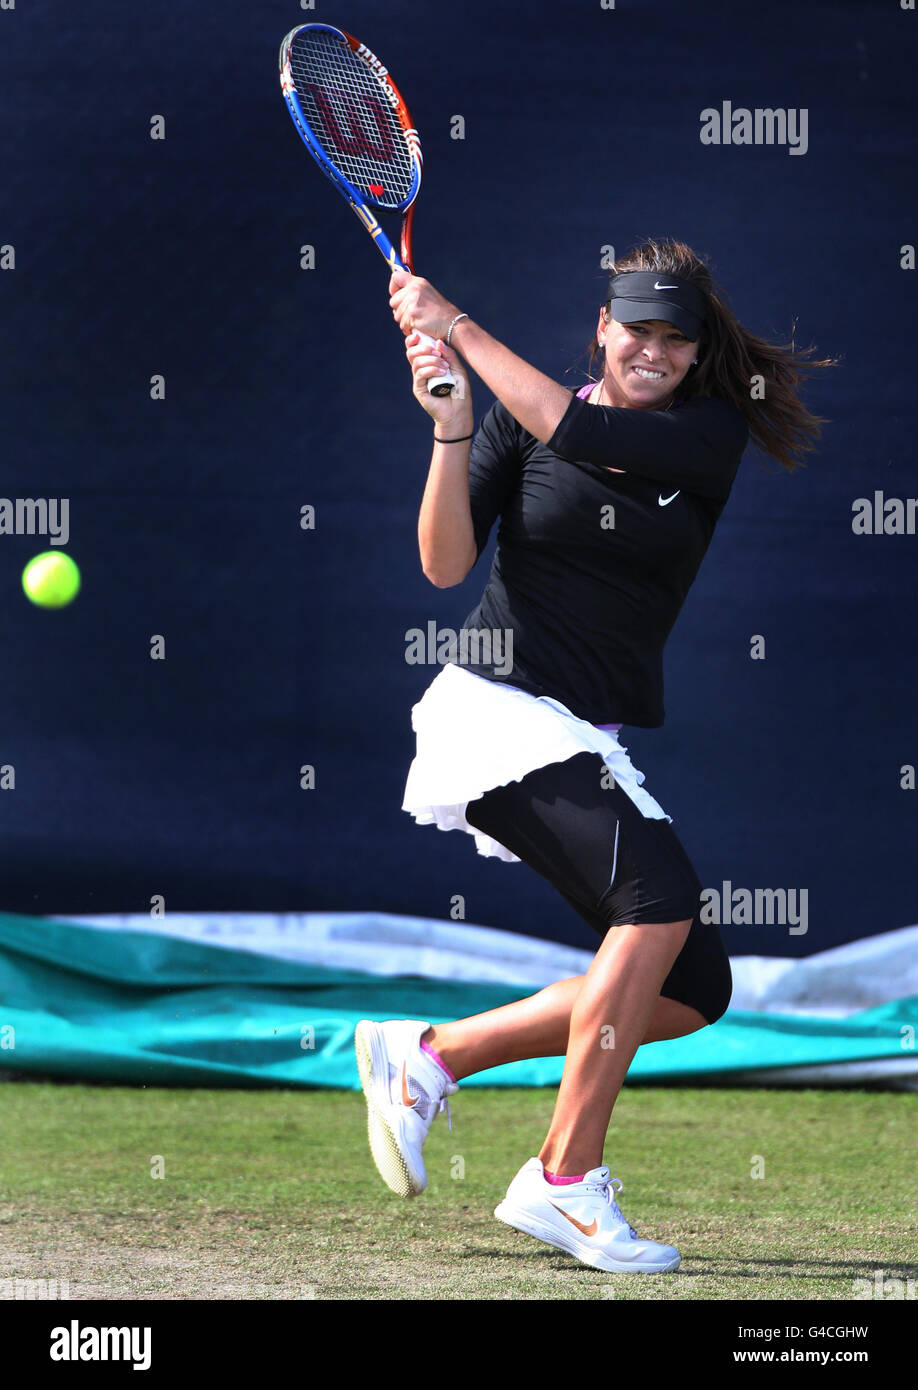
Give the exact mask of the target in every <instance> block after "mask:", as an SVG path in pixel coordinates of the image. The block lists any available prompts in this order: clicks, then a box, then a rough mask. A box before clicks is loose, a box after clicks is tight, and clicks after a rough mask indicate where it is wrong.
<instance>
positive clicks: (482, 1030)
mask: <svg viewBox="0 0 918 1390" xmlns="http://www.w3.org/2000/svg"><path fill="white" fill-rule="evenodd" d="M585 979H586V976H585V975H574V976H572V977H571V978H570V979H567V980H558V981H557V982H556V983H555V984H553V985H547V986H546V987H545V989H541V990H539V992H538V993H537V994H533V995H530V996H529V998H528V999H520V1000H517V1001H516V1002H515V1003H513V1004H504V1005H503V1006H502V1007H501V1008H499V1009H489V1010H488V1012H487V1013H483V1014H473V1015H472V1016H471V1017H470V1018H460V1019H457V1020H456V1021H455V1022H452V1023H437V1024H435V1025H434V1026H433V1027H431V1028H428V1030H427V1032H426V1033H425V1034H424V1041H425V1042H426V1043H429V1044H430V1046H431V1047H432V1048H433V1049H434V1050H435V1051H436V1052H437V1053H438V1054H439V1055H440V1056H441V1057H442V1058H443V1061H444V1062H445V1063H446V1065H447V1066H448V1067H449V1069H450V1071H451V1072H452V1073H453V1076H455V1078H456V1080H457V1081H461V1080H462V1078H463V1077H465V1076H471V1075H472V1074H473V1073H474V1072H477V1071H486V1070H487V1069H488V1067H499V1066H501V1064H502V1063H504V1062H521V1061H524V1060H525V1059H526V1058H527V1057H563V1056H564V1055H565V1053H566V1052H567V1044H568V1035H569V1033H570V1024H571V1013H572V1011H573V1008H574V1004H575V1003H576V1001H577V996H578V995H579V993H580V990H581V988H582V986H583V982H584V980H585ZM707 1026H708V1020H707V1019H706V1018H705V1017H704V1015H703V1014H700V1013H699V1012H698V1010H697V1009H693V1008H690V1007H689V1005H688V1004H680V1003H678V1002H677V1001H676V1000H675V999H667V998H665V997H664V996H663V995H660V996H659V997H658V998H657V1000H656V1005H655V1008H654V1012H653V1016H652V1018H651V1021H650V1025H649V1027H648V1029H647V1031H646V1033H645V1035H644V1037H643V1038H641V1042H642V1043H651V1042H662V1041H664V1040H665V1039H666V1038H682V1037H685V1036H686V1034H688V1033H696V1032H697V1031H698V1029H699V1028H706V1027H707Z"/></svg>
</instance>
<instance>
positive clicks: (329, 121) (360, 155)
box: [280, 24, 458, 396]
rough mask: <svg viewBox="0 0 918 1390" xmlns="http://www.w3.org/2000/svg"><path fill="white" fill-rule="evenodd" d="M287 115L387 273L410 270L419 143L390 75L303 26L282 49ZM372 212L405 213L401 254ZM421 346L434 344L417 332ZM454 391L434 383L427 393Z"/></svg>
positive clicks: (334, 34) (349, 46)
mask: <svg viewBox="0 0 918 1390" xmlns="http://www.w3.org/2000/svg"><path fill="white" fill-rule="evenodd" d="M280 83H281V91H282V93H283V95H284V100H285V101H286V103H287V110H288V111H289V112H290V116H291V118H292V120H293V124H294V125H295V126H296V128H297V130H298V131H299V133H300V136H301V137H302V140H303V143H304V144H305V146H306V148H307V150H308V151H309V153H310V154H311V155H312V157H313V159H314V160H315V161H316V163H317V164H318V166H319V168H320V169H321V170H322V172H323V174H325V175H327V177H328V178H330V179H331V181H332V183H333V184H334V185H335V187H336V188H337V190H338V192H339V193H340V194H341V196H342V198H344V199H345V201H346V202H347V203H348V204H349V205H350V207H351V208H352V209H353V211H354V212H355V213H356V215H357V217H358V219H359V220H360V223H361V225H362V226H363V227H364V228H365V230H366V231H368V232H369V233H370V236H371V237H372V238H373V240H374V241H375V243H376V246H377V247H378V249H379V252H380V254H381V255H382V257H383V259H384V261H385V262H386V264H387V265H388V267H389V269H390V270H407V271H408V273H409V274H412V275H413V274H414V271H413V270H412V268H411V267H412V247H411V231H412V223H413V220H414V204H415V199H416V198H417V196H418V190H419V188H420V186H421V165H422V158H421V142H420V140H419V139H418V133H417V131H416V130H415V128H414V126H413V125H412V124H411V117H410V116H409V114H408V108H407V106H406V105H405V103H404V100H403V99H402V96H401V93H400V92H399V90H398V88H397V87H396V85H395V83H394V82H393V81H392V78H391V77H390V76H389V73H388V70H387V69H386V68H384V67H383V65H382V63H381V62H380V61H379V59H378V58H376V57H374V55H373V54H372V53H371V52H370V50H369V49H368V48H367V47H366V45H365V44H362V43H360V42H359V41H358V40H357V39H355V38H353V37H352V35H350V34H346V33H345V32H344V30H343V29H335V28H333V27H332V26H331V25H330V24H300V25H298V27H297V28H295V29H291V31H290V33H289V34H288V35H287V37H286V38H285V39H284V41H283V43H282V44H281V47H280ZM374 210H375V211H376V212H391V213H397V212H400V213H401V214H402V227H401V237H400V251H399V253H398V254H397V253H396V250H395V247H394V246H393V245H392V242H391V241H390V240H389V238H388V237H387V236H386V234H385V232H384V231H383V229H382V227H381V226H380V224H379V221H378V220H377V218H376V216H375V215H374ZM419 336H420V338H421V341H422V342H423V343H424V344H425V346H433V341H434V340H433V338H429V337H427V335H426V334H420V335H419ZM456 386H458V382H457V380H456V378H455V377H454V376H453V374H452V373H451V372H447V374H446V375H443V376H435V377H431V379H430V381H429V382H428V388H429V390H430V393H431V395H434V396H449V395H452V393H453V389H454V388H455V387H456Z"/></svg>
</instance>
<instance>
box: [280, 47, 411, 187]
mask: <svg viewBox="0 0 918 1390" xmlns="http://www.w3.org/2000/svg"><path fill="white" fill-rule="evenodd" d="M289 61H290V72H291V75H292V77H293V83H294V86H295V87H296V92H297V96H298V97H299V99H300V104H301V106H302V108H303V114H304V116H305V117H306V120H307V121H308V122H309V124H310V126H311V127H312V131H313V134H314V135H315V137H316V138H317V139H318V140H319V141H320V142H321V144H322V145H323V147H324V148H325V151H326V153H327V154H328V156H329V157H330V159H331V160H332V162H333V163H334V164H335V165H336V167H337V168H338V169H339V170H340V171H341V173H342V174H343V175H344V176H345V178H346V179H347V180H348V181H349V182H350V183H352V184H353V185H354V187H355V188H357V189H359V190H360V191H361V192H362V193H363V194H364V195H365V196H367V197H368V198H370V199H372V201H373V202H374V203H376V204H377V205H378V206H380V207H383V208H392V209H395V208H398V207H399V205H400V204H402V203H404V202H405V200H406V199H407V198H408V197H409V196H410V194H411V191H412V187H413V184H414V164H413V161H412V159H411V155H410V152H409V149H408V145H407V143H406V134H405V131H404V129H403V127H402V123H401V121H400V120H399V118H398V115H397V113H396V111H395V108H394V107H393V106H391V105H390V103H389V100H388V97H387V96H386V92H385V89H384V88H383V86H382V84H381V83H380V82H379V81H378V79H377V78H376V77H375V75H374V74H373V71H372V69H371V68H370V67H369V65H368V64H367V63H366V62H364V60H363V59H362V58H360V57H358V56H357V54H355V53H354V52H353V50H352V49H351V48H350V47H349V46H348V45H347V44H346V43H342V42H341V40H340V39H338V38H336V37H335V36H334V35H332V34H323V33H316V32H315V31H313V32H312V33H309V34H306V35H302V36H298V37H297V38H295V39H294V40H293V42H292V44H291V46H290V53H289Z"/></svg>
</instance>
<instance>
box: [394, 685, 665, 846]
mask: <svg viewBox="0 0 918 1390" xmlns="http://www.w3.org/2000/svg"><path fill="white" fill-rule="evenodd" d="M411 725H412V728H413V729H414V731H415V733H416V735H417V753H416V755H415V757H414V760H413V761H412V763H411V767H410V768H409V770H408V780H407V783H406V785H405V797H404V800H403V802H402V810H403V811H407V812H408V813H409V815H411V816H413V817H414V819H415V821H416V822H417V824H418V825H436V827H437V829H438V830H465V831H466V832H467V833H468V834H469V835H474V837H475V846H476V848H477V850H478V853H479V854H482V855H484V856H485V857H486V858H497V859H504V860H506V861H507V863H509V864H518V863H519V862H520V860H519V856H518V855H516V854H512V853H511V851H510V850H509V849H507V848H506V846H505V845H501V844H498V842H497V840H494V839H492V838H491V836H490V835H485V833H484V832H483V831H481V830H478V829H476V827H475V826H473V825H469V823H468V821H467V820H466V818H465V809H466V807H467V806H468V804H469V802H470V801H476V800H477V799H478V797H480V796H483V795H484V793H485V792H486V791H490V789H491V788H492V787H503V786H506V785H507V783H508V782H518V781H520V780H521V779H522V778H523V777H525V775H526V773H527V772H531V771H532V770H533V768H536V767H545V766H546V764H547V763H556V762H563V761H564V760H565V759H567V758H572V757H574V756H575V755H576V754H577V753H583V752H585V751H589V752H593V753H598V754H599V755H600V757H601V758H602V760H603V762H605V763H606V765H607V766H608V767H609V768H610V769H611V771H612V774H613V776H614V778H615V782H616V785H617V786H619V787H621V788H622V790H623V791H624V792H626V793H627V794H628V796H629V797H630V798H631V800H632V801H633V802H634V804H635V806H637V808H638V810H639V811H641V813H642V814H643V815H644V816H645V817H646V818H647V819H648V820H666V821H669V822H670V823H672V816H668V815H667V814H666V812H665V811H664V810H663V807H662V806H661V805H660V804H659V802H657V801H655V800H654V798H653V797H652V796H651V795H650V793H649V792H645V791H644V790H643V789H642V783H643V781H644V774H643V772H638V770H637V768H635V767H634V765H633V764H632V762H631V759H630V758H629V757H628V750H627V748H623V747H622V745H621V744H620V743H619V741H618V734H617V733H612V732H609V731H607V730H605V729H601V728H597V726H596V725H595V724H589V723H587V721H586V720H585V719H579V718H578V717H577V715H576V714H572V713H571V711H570V710H569V709H568V708H567V706H566V705H562V704H561V702H560V701H559V700H554V699H552V698H551V696H549V695H530V694H529V692H528V691H526V690H519V689H517V687H516V686H512V685H504V684H502V683H501V682H498V681H489V680H486V679H485V677H484V676H478V675H476V674H475V673H474V672H473V671H469V670H468V669H467V668H465V667H463V666H458V665H456V664H455V663H454V662H449V663H447V664H446V665H445V666H444V667H443V668H442V670H441V671H440V672H439V673H438V675H437V676H435V678H434V679H433V681H432V682H431V684H430V685H429V686H428V687H427V690H426V691H425V692H424V694H423V695H422V696H421V699H420V700H419V701H418V703H417V704H416V705H413V706H412V709H411Z"/></svg>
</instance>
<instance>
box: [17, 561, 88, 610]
mask: <svg viewBox="0 0 918 1390" xmlns="http://www.w3.org/2000/svg"><path fill="white" fill-rule="evenodd" d="M22 587H23V589H24V590H25V593H26V596H27V597H28V598H30V599H31V600H32V602H33V603H37V604H38V606H39V608H64V607H65V606H66V605H67V604H68V603H72V602H73V600H74V599H75V598H76V596H77V594H78V593H79V592H80V571H79V569H78V568H77V566H76V564H75V563H74V561H73V560H71V558H70V556H69V555H65V554H64V553H63V551H61V550H45V551H43V552H42V554H41V555H36V556H35V557H34V558H33V559H31V560H30V561H29V563H28V564H27V565H26V567H25V569H24V570H23V571H22Z"/></svg>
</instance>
